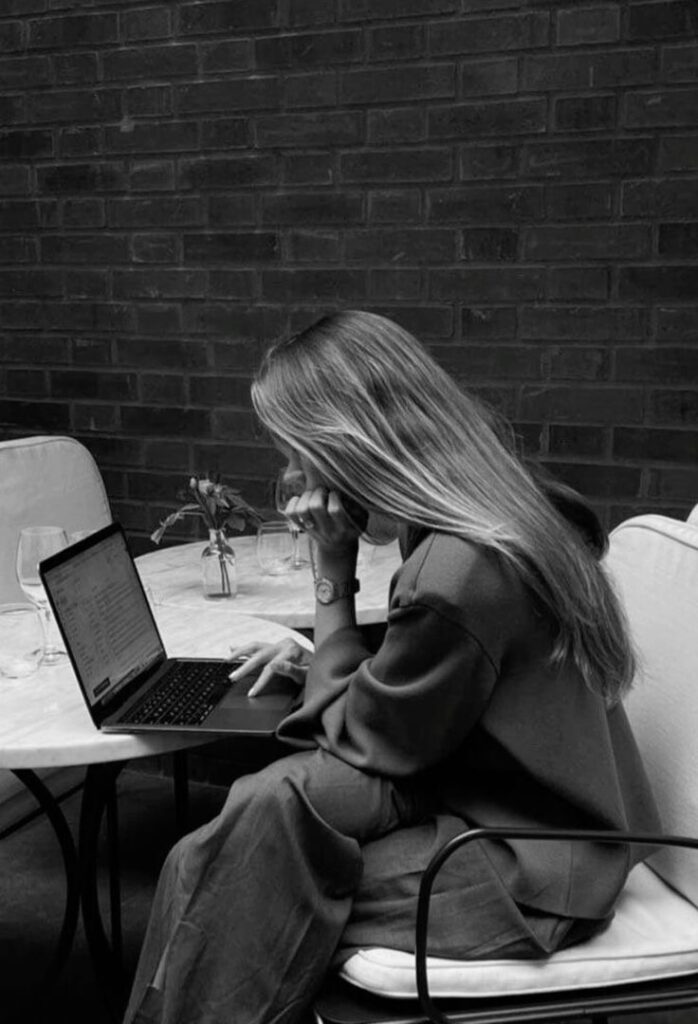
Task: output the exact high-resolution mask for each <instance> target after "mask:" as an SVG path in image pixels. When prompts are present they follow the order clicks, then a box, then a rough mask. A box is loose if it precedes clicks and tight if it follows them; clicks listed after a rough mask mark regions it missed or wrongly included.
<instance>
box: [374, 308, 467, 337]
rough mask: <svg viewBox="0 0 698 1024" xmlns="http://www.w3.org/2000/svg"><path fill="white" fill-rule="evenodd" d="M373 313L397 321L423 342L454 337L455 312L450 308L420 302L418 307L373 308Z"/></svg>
mask: <svg viewBox="0 0 698 1024" xmlns="http://www.w3.org/2000/svg"><path fill="white" fill-rule="evenodd" d="M371 311H372V312H374V313H378V314H379V315H381V316H387V317H389V319H391V320H395V322H396V323H398V324H400V325H401V326H402V327H404V328H405V330H406V331H409V332H410V333H411V334H414V336H415V337H416V338H421V340H422V341H425V340H427V339H431V338H434V339H441V338H450V337H451V336H452V335H453V310H452V309H451V308H450V307H449V306H441V305H435V304H428V303H426V302H420V303H419V305H416V306H408V305H403V304H400V305H399V306H388V305H384V306H378V307H376V306H375V305H373V306H371Z"/></svg>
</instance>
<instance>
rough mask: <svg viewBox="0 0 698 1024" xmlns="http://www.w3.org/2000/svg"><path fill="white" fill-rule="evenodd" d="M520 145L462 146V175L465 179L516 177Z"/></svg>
mask: <svg viewBox="0 0 698 1024" xmlns="http://www.w3.org/2000/svg"><path fill="white" fill-rule="evenodd" d="M518 153H519V147H518V146H504V145H502V146H499V145H497V146H462V147H461V150H460V176H461V178H462V179H463V180H464V181H471V180H474V181H480V180H482V179H483V178H514V177H516V168H517V159H518Z"/></svg>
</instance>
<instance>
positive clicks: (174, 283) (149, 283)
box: [114, 270, 206, 299]
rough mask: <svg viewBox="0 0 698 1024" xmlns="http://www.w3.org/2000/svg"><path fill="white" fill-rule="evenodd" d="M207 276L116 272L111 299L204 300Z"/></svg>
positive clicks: (182, 272)
mask: <svg viewBox="0 0 698 1024" xmlns="http://www.w3.org/2000/svg"><path fill="white" fill-rule="evenodd" d="M205 294H206V275H205V273H204V272H203V271H201V270H118V271H116V272H115V274H114V296H115V297H116V298H118V299H138V298H140V299H171V298H183V299H184V298H188V299H191V298H203V296H204V295H205Z"/></svg>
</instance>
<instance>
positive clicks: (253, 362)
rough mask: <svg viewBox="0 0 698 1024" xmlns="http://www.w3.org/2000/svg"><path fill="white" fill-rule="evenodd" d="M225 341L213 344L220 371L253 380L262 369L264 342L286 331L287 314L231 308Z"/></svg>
mask: <svg viewBox="0 0 698 1024" xmlns="http://www.w3.org/2000/svg"><path fill="white" fill-rule="evenodd" d="M226 308H227V309H228V326H227V330H226V331H225V334H224V337H223V338H222V339H221V340H216V341H215V342H214V343H213V352H214V365H215V366H216V367H217V368H218V369H224V370H232V369H236V368H237V369H239V370H240V371H247V372H249V375H250V376H251V375H252V373H253V372H254V371H255V370H256V369H257V367H258V366H259V361H260V358H261V353H262V348H263V347H264V342H265V341H266V340H268V339H270V338H274V337H277V336H278V335H280V334H281V333H282V332H284V331H285V328H286V314H285V313H284V311H283V310H280V309H278V308H275V307H274V306H238V305H235V306H230V305H228V306H227V307H226Z"/></svg>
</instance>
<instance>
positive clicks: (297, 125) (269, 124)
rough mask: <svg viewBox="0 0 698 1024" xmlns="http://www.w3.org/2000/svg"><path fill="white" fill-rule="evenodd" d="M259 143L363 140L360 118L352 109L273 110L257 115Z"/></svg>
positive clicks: (340, 143)
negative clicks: (323, 111) (319, 114)
mask: <svg viewBox="0 0 698 1024" xmlns="http://www.w3.org/2000/svg"><path fill="white" fill-rule="evenodd" d="M255 130H256V136H257V145H258V146H260V147H266V146H272V147H290V148H293V149H296V148H298V147H303V146H352V145H357V144H359V143H360V142H362V141H363V121H362V117H361V115H360V114H358V113H355V112H354V111H337V112H336V113H331V114H330V113H328V114H324V115H323V116H322V117H321V118H318V117H317V116H316V115H315V114H288V113H286V114H273V115H271V116H269V117H258V118H257V123H256V129H255Z"/></svg>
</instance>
